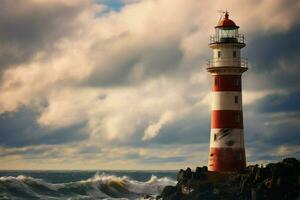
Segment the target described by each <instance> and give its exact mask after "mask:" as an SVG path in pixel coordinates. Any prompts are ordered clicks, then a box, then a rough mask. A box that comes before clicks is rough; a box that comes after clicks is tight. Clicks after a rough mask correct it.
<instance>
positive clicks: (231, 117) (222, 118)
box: [211, 110, 243, 129]
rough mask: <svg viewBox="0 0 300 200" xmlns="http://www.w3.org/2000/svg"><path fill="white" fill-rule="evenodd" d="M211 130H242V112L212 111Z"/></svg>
mask: <svg viewBox="0 0 300 200" xmlns="http://www.w3.org/2000/svg"><path fill="white" fill-rule="evenodd" d="M211 128H240V129H242V128H243V111H241V110H212V111H211Z"/></svg>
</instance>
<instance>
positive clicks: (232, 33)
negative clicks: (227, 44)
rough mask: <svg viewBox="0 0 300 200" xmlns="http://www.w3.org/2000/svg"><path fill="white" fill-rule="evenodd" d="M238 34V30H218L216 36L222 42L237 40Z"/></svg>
mask: <svg viewBox="0 0 300 200" xmlns="http://www.w3.org/2000/svg"><path fill="white" fill-rule="evenodd" d="M238 34H239V33H238V29H222V28H216V36H217V40H218V41H222V40H224V39H237V38H238Z"/></svg>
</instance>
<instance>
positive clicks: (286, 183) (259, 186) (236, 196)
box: [157, 158, 300, 200]
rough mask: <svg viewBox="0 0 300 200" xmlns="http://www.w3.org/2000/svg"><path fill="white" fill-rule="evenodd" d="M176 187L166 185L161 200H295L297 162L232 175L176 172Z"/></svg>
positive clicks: (298, 179) (288, 160) (256, 167)
mask: <svg viewBox="0 0 300 200" xmlns="http://www.w3.org/2000/svg"><path fill="white" fill-rule="evenodd" d="M177 181H178V183H177V185H176V187H174V186H167V187H165V189H164V190H163V192H162V194H161V195H160V196H158V198H157V199H159V198H161V199H163V200H196V199H197V200H198V199H205V200H210V199H215V200H218V199H222V200H226V199H230V200H231V199H232V200H262V199H274V200H277V199H278V200H279V199H280V200H296V199H298V200H299V199H300V198H299V197H300V193H299V191H300V183H299V182H300V161H299V160H297V159H295V158H286V159H284V160H283V161H282V162H279V163H270V164H268V165H266V166H265V167H264V166H260V167H259V165H252V166H248V167H247V168H245V169H242V170H240V171H238V172H235V173H221V172H210V171H208V170H207V167H197V168H196V170H195V172H192V170H191V169H190V168H187V169H186V170H182V169H181V170H180V171H179V172H178V173H177Z"/></svg>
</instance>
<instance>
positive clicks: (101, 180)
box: [0, 173, 176, 200]
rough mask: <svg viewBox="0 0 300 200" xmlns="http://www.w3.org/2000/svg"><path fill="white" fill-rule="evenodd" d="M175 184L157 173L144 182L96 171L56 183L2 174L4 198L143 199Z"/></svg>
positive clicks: (1, 196)
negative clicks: (82, 178)
mask: <svg viewBox="0 0 300 200" xmlns="http://www.w3.org/2000/svg"><path fill="white" fill-rule="evenodd" d="M175 184H176V182H175V181H174V180H172V179H170V178H167V177H163V178H158V177H157V176H154V175H152V176H151V178H150V179H149V180H148V181H145V182H141V181H137V180H132V179H130V178H129V177H127V176H123V177H117V176H114V175H107V174H104V173H103V174H98V173H96V174H95V175H94V176H93V177H92V178H89V179H86V180H81V181H77V182H68V183H56V184H54V183H48V182H46V181H44V180H42V179H37V178H32V177H30V176H23V175H19V176H17V177H13V176H4V177H0V199H12V200H14V199H49V200H52V199H53V200H55V199H66V200H67V199H68V200H79V199H84V200H88V199H140V198H141V197H143V196H144V195H157V194H159V193H160V192H161V191H162V189H163V188H164V187H165V186H166V185H175Z"/></svg>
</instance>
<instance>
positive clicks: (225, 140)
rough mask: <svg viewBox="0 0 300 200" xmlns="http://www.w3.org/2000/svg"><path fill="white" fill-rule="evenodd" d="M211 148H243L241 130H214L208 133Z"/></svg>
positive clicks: (242, 132)
mask: <svg viewBox="0 0 300 200" xmlns="http://www.w3.org/2000/svg"><path fill="white" fill-rule="evenodd" d="M210 147H211V148H244V131H243V129H228V128H226V129H225V128H223V129H220V128H216V129H211V133H210Z"/></svg>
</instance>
